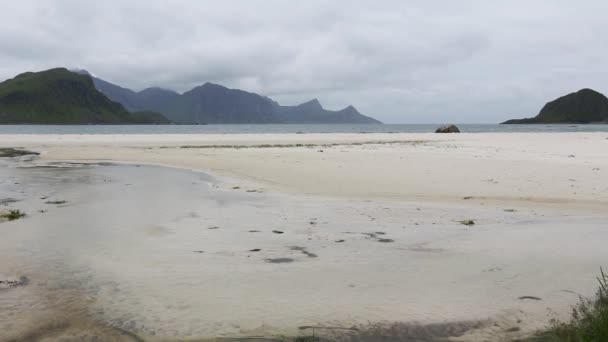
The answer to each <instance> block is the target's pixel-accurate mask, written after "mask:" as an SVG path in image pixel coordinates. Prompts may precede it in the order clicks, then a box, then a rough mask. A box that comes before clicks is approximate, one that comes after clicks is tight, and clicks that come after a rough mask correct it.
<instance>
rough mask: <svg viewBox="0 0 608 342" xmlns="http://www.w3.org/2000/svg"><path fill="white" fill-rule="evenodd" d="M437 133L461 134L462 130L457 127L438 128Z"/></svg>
mask: <svg viewBox="0 0 608 342" xmlns="http://www.w3.org/2000/svg"><path fill="white" fill-rule="evenodd" d="M435 133H460V130H459V129H458V127H456V125H446V126H441V127H439V128H437V129H436V130H435Z"/></svg>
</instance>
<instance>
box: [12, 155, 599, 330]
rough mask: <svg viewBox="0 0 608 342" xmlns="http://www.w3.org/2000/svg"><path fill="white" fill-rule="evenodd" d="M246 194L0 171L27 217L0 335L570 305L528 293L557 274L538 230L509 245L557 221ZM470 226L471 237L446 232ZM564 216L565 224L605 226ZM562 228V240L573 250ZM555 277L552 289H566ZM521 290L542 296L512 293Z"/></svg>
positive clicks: (131, 169) (192, 182)
mask: <svg viewBox="0 0 608 342" xmlns="http://www.w3.org/2000/svg"><path fill="white" fill-rule="evenodd" d="M251 190H257V189H249V188H247V187H246V186H243V187H226V186H223V185H222V182H221V181H216V180H214V179H213V178H211V177H209V176H207V175H205V174H203V173H200V172H193V171H187V170H178V169H172V168H165V167H156V166H139V165H114V164H70V163H59V164H46V165H40V164H28V163H19V164H15V163H12V164H11V163H10V162H6V163H4V164H3V165H0V200H1V199H10V200H7V201H4V202H2V201H0V203H2V204H0V209H1V208H9V207H10V208H18V209H19V210H22V211H24V212H26V214H27V215H26V217H25V218H23V219H19V220H15V221H11V222H3V223H0V280H3V279H6V280H11V279H12V280H15V279H26V280H27V281H25V282H24V283H23V284H15V286H10V287H9V286H7V287H6V288H0V340H24V339H31V340H48V341H52V340H62V339H63V340H69V339H70V338H72V339H73V340H95V339H98V340H104V341H105V340H116V341H123V340H124V341H131V340H163V341H164V340H182V339H209V340H213V339H215V338H225V339H228V340H229V339H230V338H247V339H249V340H252V341H255V340H257V339H260V338H270V339H276V340H281V339H280V338H279V336H281V335H285V336H296V335H302V334H304V335H306V334H311V333H312V331H315V334H320V335H325V336H328V338H330V337H331V338H332V339H335V340H352V341H374V340H375V339H377V338H378V336H389V337H392V340H403V341H407V340H413V339H416V338H426V339H430V340H433V339H440V338H444V337H448V336H460V335H463V334H466V333H470V332H471V331H474V330H478V329H490V330H492V329H494V330H495V331H494V333H497V332H500V331H505V330H507V329H511V330H512V331H516V330H513V329H512V328H513V327H514V326H518V324H520V323H521V321H522V319H524V318H523V316H525V315H522V314H520V315H518V314H517V313H516V311H517V310H518V309H521V308H522V307H524V309H525V310H527V311H526V312H530V313H531V314H530V315H532V314H535V313H538V312H545V310H546V307H547V306H550V305H558V306H559V305H561V306H563V305H564V303H570V302H571V301H573V300H575V299H576V298H573V297H571V296H570V295H566V294H563V293H562V294H557V293H556V292H555V291H553V292H551V290H552V289H553V288H552V287H551V286H545V285H543V286H541V287H542V288H541V289H539V290H538V291H531V289H532V287H531V286H530V282H532V283H533V282H534V281H543V280H547V279H555V274H560V273H562V272H560V270H561V267H560V266H561V264H560V260H562V258H561V256H560V254H559V253H557V254H555V253H554V254H551V253H543V251H545V252H546V248H549V247H550V246H551V244H552V243H555V241H551V240H550V238H549V239H548V240H547V241H544V242H543V241H540V242H537V243H528V242H526V241H525V239H522V238H521V237H522V229H524V228H525V229H526V230H527V232H526V234H527V235H526V236H528V237H529V236H535V235H538V234H542V232H543V231H545V230H546V229H547V227H549V226H551V227H552V229H557V230H561V231H569V229H568V226H566V227H563V223H562V226H557V227H556V226H553V225H552V224H551V222H547V220H546V219H545V218H539V217H537V216H536V214H532V213H529V212H523V211H518V212H516V213H512V212H505V211H504V210H502V208H493V209H487V208H482V209H471V208H469V209H467V212H466V217H464V216H463V213H462V210H463V208H462V207H460V206H449V205H443V206H437V205H430V204H426V205H422V204H420V203H407V202H386V201H385V202H380V201H374V202H370V201H365V200H353V199H321V198H307V197H294V196H287V195H279V194H266V193H264V192H260V191H255V192H253V191H251ZM468 217H473V218H475V219H476V222H477V223H478V224H477V225H476V226H475V228H474V230H472V228H468V227H465V226H462V225H461V224H459V223H458V221H459V220H461V219H464V218H468ZM565 220H566V225H567V224H568V221H567V220H575V221H572V222H571V223H570V224H572V225H576V226H577V227H578V229H579V232H581V231H582V232H585V231H586V232H593V231H597V230H598V229H599V228H600V227H601V226H602V225H603V223H604V222H605V218H597V217H586V216H585V217H576V218H569V219H565ZM506 227H514V228H510V229H507V228H506ZM276 232H281V234H278V233H276ZM378 235H381V236H382V238H381V239H380V238H379V237H378ZM577 236H579V235H577V234H572V237H571V238H569V242H570V243H571V244H575V245H576V244H577V243H578V241H579V240H580V244H581V245H582V244H585V243H586V242H585V241H583V240H581V239H578V240H577ZM509 239H511V240H513V239H515V240H517V239H520V240H521V241H520V243H516V244H503V243H504V241H505V240H509ZM389 240H390V242H391V243H386V242H389ZM383 242H384V243H383ZM594 246H595V245H592V246H589V245H588V244H586V247H587V248H590V249H588V251H590V250H594V251H595V252H593V253H591V252H588V253H577V254H576V257H574V258H571V259H569V260H570V262H571V263H572V264H577V266H580V267H582V269H583V270H585V271H586V272H588V273H589V274H591V275H592V274H594V273H595V271H596V268H595V263H593V262H591V261H592V260H597V258H598V253H599V254H602V253H603V254H607V252H598V250H603V248H602V247H601V246H600V245H599V244H598V246H597V247H598V249H595V248H594ZM530 257H536V258H537V259H530ZM530 260H532V262H530ZM535 260H536V264H535ZM541 264H542V267H543V269H544V272H545V273H542V274H538V267H540V266H538V265H541ZM534 277H536V278H534ZM558 277H559V276H558ZM530 278H533V279H530ZM568 279H570V278H564V279H563V280H564V281H565V282H562V283H561V284H560V285H559V286H563V287H566V288H576V289H577V290H580V289H579V287H581V286H576V285H580V282H578V283H576V284H575V283H573V282H572V281H569V280H568ZM579 280H580V279H579ZM588 283H589V285H590V286H589V290H592V289H593V286H592V284H593V277H590V279H589V282H588ZM584 285H586V284H584ZM555 286H557V285H555ZM529 295H534V296H539V297H540V298H542V299H543V301H542V302H541V303H522V302H521V300H518V299H517V298H518V297H521V296H529ZM415 322H421V323H424V325H419V324H416V323H415ZM446 322H447V323H446ZM525 323H526V322H524V323H522V324H525ZM532 326H534V324H532Z"/></svg>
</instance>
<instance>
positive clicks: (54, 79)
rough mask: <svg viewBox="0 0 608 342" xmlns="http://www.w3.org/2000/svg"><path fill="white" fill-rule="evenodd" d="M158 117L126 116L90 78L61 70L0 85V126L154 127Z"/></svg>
mask: <svg viewBox="0 0 608 342" xmlns="http://www.w3.org/2000/svg"><path fill="white" fill-rule="evenodd" d="M155 123H169V121H168V120H167V119H166V118H165V117H163V116H162V115H161V114H158V113H151V112H142V113H129V112H128V111H126V110H125V109H124V107H123V106H122V105H121V104H119V103H116V102H113V101H111V100H110V99H108V98H107V97H106V96H105V95H103V94H102V93H101V92H99V91H98V90H97V89H95V85H94V84H93V81H92V79H91V77H90V76H87V75H81V74H77V73H74V72H71V71H69V70H67V69H64V68H56V69H50V70H46V71H41V72H26V73H23V74H20V75H18V76H16V77H15V78H13V79H9V80H6V81H4V82H2V83H0V124H155Z"/></svg>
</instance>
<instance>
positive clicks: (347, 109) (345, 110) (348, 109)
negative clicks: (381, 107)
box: [342, 105, 359, 114]
mask: <svg viewBox="0 0 608 342" xmlns="http://www.w3.org/2000/svg"><path fill="white" fill-rule="evenodd" d="M342 111H343V112H349V113H357V114H359V111H358V110H357V108H355V107H353V106H352V105H348V107H346V108H344V109H342Z"/></svg>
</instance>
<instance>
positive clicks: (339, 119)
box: [277, 99, 381, 124]
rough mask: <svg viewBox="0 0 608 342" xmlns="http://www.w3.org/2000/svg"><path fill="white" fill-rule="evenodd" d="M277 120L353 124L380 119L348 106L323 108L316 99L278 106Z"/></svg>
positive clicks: (303, 122)
mask: <svg viewBox="0 0 608 342" xmlns="http://www.w3.org/2000/svg"><path fill="white" fill-rule="evenodd" d="M277 115H278V117H279V120H281V121H282V122H286V123H298V124H310V123H328V124H333V123H353V124H379V123H381V122H380V121H378V120H376V119H373V118H370V117H368V116H365V115H363V114H361V113H359V111H357V110H356V109H355V107H353V106H348V107H346V108H344V109H342V110H338V111H331V110H327V109H324V108H323V107H322V106H321V103H319V101H318V100H317V99H314V100H312V101H309V102H306V103H303V104H301V105H299V106H278V108H277Z"/></svg>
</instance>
